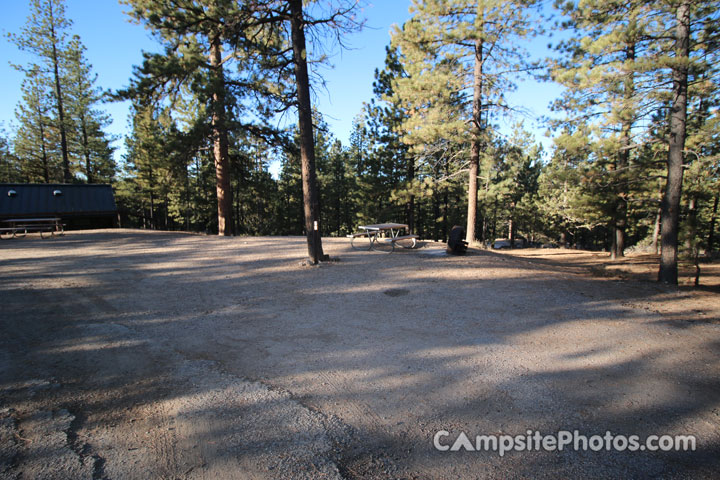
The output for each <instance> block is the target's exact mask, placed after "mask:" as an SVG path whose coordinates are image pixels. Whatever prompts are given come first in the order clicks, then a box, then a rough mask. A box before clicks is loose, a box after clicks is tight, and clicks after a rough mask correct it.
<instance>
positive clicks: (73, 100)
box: [66, 36, 116, 183]
mask: <svg viewBox="0 0 720 480" xmlns="http://www.w3.org/2000/svg"><path fill="white" fill-rule="evenodd" d="M67 60H68V61H67V75H66V78H67V85H68V88H67V89H66V92H67V94H68V115H69V116H70V118H71V120H72V122H73V128H72V130H71V135H70V138H69V140H70V145H71V149H72V150H74V152H75V154H76V155H77V157H79V159H80V164H81V165H82V167H81V168H80V170H81V171H83V173H84V174H85V178H86V180H87V183H110V182H111V181H112V179H113V177H114V176H115V168H116V167H115V161H114V159H113V152H114V148H113V147H112V146H111V141H112V139H111V138H110V137H108V135H107V134H106V133H105V132H104V129H105V128H107V127H108V126H109V125H110V123H111V120H110V117H109V116H108V115H107V114H106V113H104V112H102V111H101V110H99V109H98V108H97V104H98V103H100V102H101V101H102V99H103V95H102V91H101V89H100V88H98V87H96V86H95V84H96V82H97V75H96V74H93V72H92V66H91V65H90V63H89V62H88V61H87V59H86V58H85V47H84V46H83V45H82V43H81V42H80V38H79V37H77V36H74V37H73V38H72V40H71V41H70V44H69V47H68V58H67Z"/></svg>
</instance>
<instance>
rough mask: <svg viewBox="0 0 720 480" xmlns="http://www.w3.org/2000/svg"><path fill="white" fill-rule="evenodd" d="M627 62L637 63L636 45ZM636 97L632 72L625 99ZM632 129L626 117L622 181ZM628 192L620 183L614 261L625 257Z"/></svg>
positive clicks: (628, 51)
mask: <svg viewBox="0 0 720 480" xmlns="http://www.w3.org/2000/svg"><path fill="white" fill-rule="evenodd" d="M625 52H626V55H625V60H626V63H629V64H631V65H632V62H634V61H635V44H634V43H632V42H631V43H630V44H629V45H628V47H627V49H626V50H625ZM634 95H635V81H634V75H633V72H632V70H630V71H629V72H628V74H627V76H626V77H625V81H624V82H623V97H624V99H625V101H626V102H628V103H629V102H630V101H631V100H632V98H633V96H634ZM632 127H633V121H632V117H626V118H624V119H623V121H622V127H621V129H622V136H621V142H622V147H621V150H620V152H619V154H618V164H617V167H618V171H619V172H620V178H621V179H622V177H623V176H625V175H627V173H626V169H627V168H628V166H629V164H630V141H631V138H630V136H631V133H632ZM627 190H628V182H623V181H622V180H621V181H620V185H619V186H618V193H617V198H616V201H615V225H614V226H615V238H614V241H613V249H612V252H611V257H612V259H613V260H615V259H616V258H619V257H624V256H625V230H626V228H627V209H628V205H627V198H626V195H627Z"/></svg>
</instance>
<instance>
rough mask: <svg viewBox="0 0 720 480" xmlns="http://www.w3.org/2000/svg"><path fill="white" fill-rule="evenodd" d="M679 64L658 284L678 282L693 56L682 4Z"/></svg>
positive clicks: (677, 48)
mask: <svg viewBox="0 0 720 480" xmlns="http://www.w3.org/2000/svg"><path fill="white" fill-rule="evenodd" d="M676 19H677V25H676V27H675V55H676V57H675V58H676V62H675V63H674V64H673V67H672V81H673V89H672V106H671V108H670V138H669V142H668V147H669V148H668V160H667V183H666V185H665V193H664V195H663V199H662V204H661V210H662V214H661V217H662V219H661V227H660V228H661V237H660V238H661V253H660V270H659V272H658V281H660V282H663V283H669V284H672V285H677V283H678V265H677V250H678V248H677V247H678V221H679V218H680V195H681V192H682V179H683V152H684V150H685V136H686V124H687V88H688V66H687V62H686V61H684V60H686V59H687V58H688V57H689V55H690V3H689V2H687V1H684V2H682V3H680V4H679V5H678V7H677V11H676Z"/></svg>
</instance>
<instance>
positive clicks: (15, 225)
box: [0, 217, 65, 238]
mask: <svg viewBox="0 0 720 480" xmlns="http://www.w3.org/2000/svg"><path fill="white" fill-rule="evenodd" d="M2 223H3V224H5V225H8V226H7V227H5V226H3V227H0V238H1V237H2V234H8V235H10V238H15V237H18V236H20V237H24V236H25V235H26V234H27V233H29V232H40V237H41V238H45V237H43V233H46V232H50V236H54V235H63V234H64V233H65V230H64V225H63V223H62V219H61V218H59V217H49V218H11V219H8V220H3V221H2Z"/></svg>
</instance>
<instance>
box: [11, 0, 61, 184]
mask: <svg viewBox="0 0 720 480" xmlns="http://www.w3.org/2000/svg"><path fill="white" fill-rule="evenodd" d="M30 7H31V13H30V16H29V17H28V19H27V22H26V24H25V27H24V28H23V29H22V30H21V32H20V34H10V35H9V37H10V39H11V40H12V41H13V42H14V43H15V44H16V45H17V46H18V48H20V49H21V50H24V51H27V52H30V53H32V54H34V55H35V56H36V57H38V59H39V60H40V62H41V64H33V65H31V66H30V67H18V68H19V69H20V70H21V71H24V72H25V74H26V75H31V74H32V72H33V71H38V70H39V69H42V71H43V73H44V75H43V77H42V78H47V79H48V80H49V81H51V82H52V86H53V89H52V91H53V95H54V101H55V114H56V116H55V118H54V119H53V122H52V125H53V128H55V129H56V130H57V132H58V134H59V138H60V148H59V150H60V154H61V157H62V171H63V180H64V181H65V182H66V183H70V182H71V181H72V179H73V174H72V165H71V161H70V154H69V148H68V135H69V134H68V131H69V130H70V128H71V127H70V120H69V118H68V117H67V113H66V108H67V105H66V104H67V98H66V97H67V92H66V91H65V89H66V87H67V86H66V85H65V84H64V82H63V76H64V75H65V68H66V63H67V55H68V42H67V31H68V30H69V29H70V26H71V25H72V22H71V21H70V20H68V19H67V18H65V2H64V0H30ZM41 65H42V66H41Z"/></svg>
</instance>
